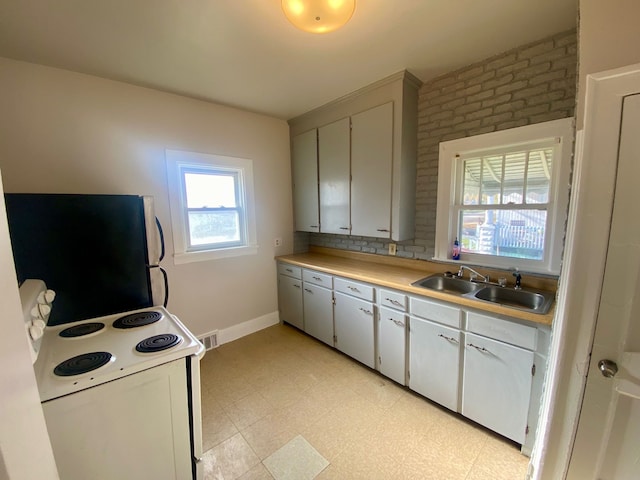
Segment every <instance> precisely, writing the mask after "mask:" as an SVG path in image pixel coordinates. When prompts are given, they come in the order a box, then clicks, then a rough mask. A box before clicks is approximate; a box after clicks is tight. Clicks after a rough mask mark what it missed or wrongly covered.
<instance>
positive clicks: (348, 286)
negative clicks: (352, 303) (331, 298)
mask: <svg viewBox="0 0 640 480" xmlns="http://www.w3.org/2000/svg"><path fill="white" fill-rule="evenodd" d="M347 288H348V289H349V290H351V291H352V292H358V293H360V290H358V288H357V287H352V286H351V285H347Z"/></svg>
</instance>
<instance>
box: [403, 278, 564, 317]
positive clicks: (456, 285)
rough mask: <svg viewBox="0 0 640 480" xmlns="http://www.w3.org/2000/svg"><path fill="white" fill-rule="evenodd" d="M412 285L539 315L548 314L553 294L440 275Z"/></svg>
mask: <svg viewBox="0 0 640 480" xmlns="http://www.w3.org/2000/svg"><path fill="white" fill-rule="evenodd" d="M411 285H413V286H416V287H422V288H426V289H428V290H434V291H436V292H442V293H448V294H450V295H457V296H463V297H465V298H469V299H472V300H477V301H480V302H489V303H494V304H497V305H504V306H505V307H510V308H516V309H518V310H523V311H526V312H531V313H538V314H540V315H544V314H546V313H548V312H549V309H550V308H551V305H552V304H553V299H554V294H553V293H552V292H544V291H532V290H516V289H514V288H511V287H501V286H499V285H494V284H487V283H479V282H478V283H476V282H472V281H469V280H464V279H462V278H458V277H455V276H453V277H449V276H445V275H443V274H434V275H430V276H428V277H425V278H422V279H420V280H418V281H416V282H413V283H412V284H411Z"/></svg>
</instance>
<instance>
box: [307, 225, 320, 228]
mask: <svg viewBox="0 0 640 480" xmlns="http://www.w3.org/2000/svg"><path fill="white" fill-rule="evenodd" d="M309 228H318V225H309Z"/></svg>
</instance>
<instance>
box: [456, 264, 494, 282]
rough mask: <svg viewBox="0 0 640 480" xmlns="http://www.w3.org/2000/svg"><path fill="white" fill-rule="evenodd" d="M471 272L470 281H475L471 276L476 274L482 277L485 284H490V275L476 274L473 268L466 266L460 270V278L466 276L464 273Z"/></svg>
mask: <svg viewBox="0 0 640 480" xmlns="http://www.w3.org/2000/svg"><path fill="white" fill-rule="evenodd" d="M465 270H469V272H470V274H469V279H470V280H475V278H473V277H472V276H471V274H475V276H476V277H480V278H481V279H482V281H483V282H484V283H489V275H482V274H481V273H478V272H476V271H475V270H474V269H473V268H470V267H467V266H466V265H460V270H458V278H462V277H463V276H464V271H465Z"/></svg>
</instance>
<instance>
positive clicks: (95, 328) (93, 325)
mask: <svg viewBox="0 0 640 480" xmlns="http://www.w3.org/2000/svg"><path fill="white" fill-rule="evenodd" d="M103 328H104V323H102V322H90V323H82V324H80V325H74V326H73V327H69V328H65V329H64V330H62V331H61V332H60V333H59V334H58V335H60V336H61V337H63V338H75V337H83V336H85V335H90V334H92V333H95V332H99V331H100V330H102V329H103Z"/></svg>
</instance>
